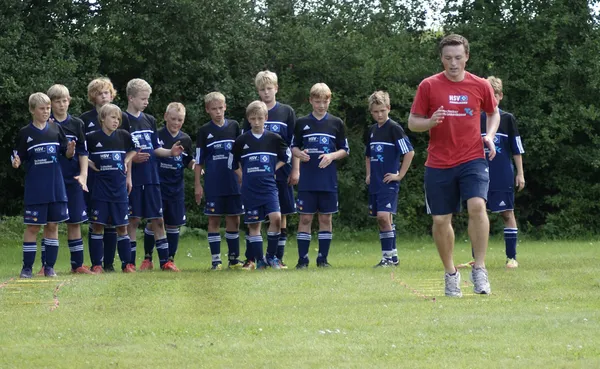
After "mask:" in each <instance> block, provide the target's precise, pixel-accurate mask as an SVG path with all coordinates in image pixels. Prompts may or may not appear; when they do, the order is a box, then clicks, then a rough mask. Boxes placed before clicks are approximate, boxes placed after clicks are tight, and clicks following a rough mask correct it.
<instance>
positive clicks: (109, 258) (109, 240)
mask: <svg viewBox="0 0 600 369" xmlns="http://www.w3.org/2000/svg"><path fill="white" fill-rule="evenodd" d="M116 251H117V229H116V228H114V227H108V228H104V252H103V255H104V265H105V266H106V265H113V263H114V262H115V253H116Z"/></svg>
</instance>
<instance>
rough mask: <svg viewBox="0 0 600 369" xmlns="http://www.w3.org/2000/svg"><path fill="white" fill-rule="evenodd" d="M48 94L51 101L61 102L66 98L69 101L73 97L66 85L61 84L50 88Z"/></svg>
mask: <svg viewBox="0 0 600 369" xmlns="http://www.w3.org/2000/svg"><path fill="white" fill-rule="evenodd" d="M46 94H47V95H48V97H49V98H50V100H60V99H64V98H67V99H68V98H70V97H71V95H70V94H69V89H68V88H67V87H66V86H65V85H59V84H56V85H52V86H50V88H49V89H48V92H47V93H46Z"/></svg>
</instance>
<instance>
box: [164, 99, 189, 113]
mask: <svg viewBox="0 0 600 369" xmlns="http://www.w3.org/2000/svg"><path fill="white" fill-rule="evenodd" d="M171 110H173V111H175V112H177V113H183V114H184V115H185V106H183V104H182V103H180V102H172V103H170V104H169V105H167V110H165V114H168V113H169V112H170V111H171Z"/></svg>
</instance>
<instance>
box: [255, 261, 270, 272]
mask: <svg viewBox="0 0 600 369" xmlns="http://www.w3.org/2000/svg"><path fill="white" fill-rule="evenodd" d="M268 266H269V264H267V263H266V262H265V261H264V260H259V261H258V262H257V263H256V269H257V270H265V269H267V267H268Z"/></svg>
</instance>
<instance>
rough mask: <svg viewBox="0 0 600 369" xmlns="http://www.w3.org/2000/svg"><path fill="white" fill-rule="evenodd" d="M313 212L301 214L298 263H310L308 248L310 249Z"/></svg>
mask: <svg viewBox="0 0 600 369" xmlns="http://www.w3.org/2000/svg"><path fill="white" fill-rule="evenodd" d="M312 220H313V214H300V221H299V222H298V235H297V236H296V240H297V241H298V265H308V250H309V249H310V240H311V234H310V232H311V225H312Z"/></svg>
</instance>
